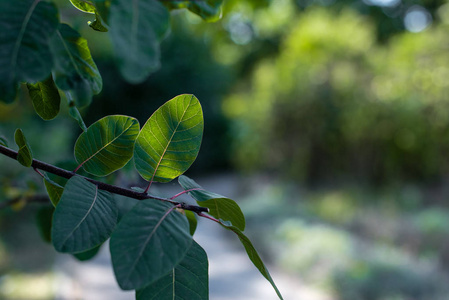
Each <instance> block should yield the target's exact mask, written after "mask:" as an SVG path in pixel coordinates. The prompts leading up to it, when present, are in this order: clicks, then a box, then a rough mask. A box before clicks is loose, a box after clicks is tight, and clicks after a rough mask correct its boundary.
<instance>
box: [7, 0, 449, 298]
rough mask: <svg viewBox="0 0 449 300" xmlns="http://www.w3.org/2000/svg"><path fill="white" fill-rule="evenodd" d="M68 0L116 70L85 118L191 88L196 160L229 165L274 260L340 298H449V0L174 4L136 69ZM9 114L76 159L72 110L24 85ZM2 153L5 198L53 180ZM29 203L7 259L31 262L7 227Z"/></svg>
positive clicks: (101, 61)
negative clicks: (149, 59)
mask: <svg viewBox="0 0 449 300" xmlns="http://www.w3.org/2000/svg"><path fill="white" fill-rule="evenodd" d="M56 2H57V3H58V6H59V7H60V9H61V18H62V19H63V20H70V23H71V24H73V25H74V27H75V28H76V29H77V30H79V31H80V32H81V33H82V35H83V36H85V37H86V38H87V40H88V42H89V46H90V48H91V50H92V53H93V56H94V59H95V61H96V63H97V65H98V67H99V69H100V72H101V74H102V76H103V79H104V82H105V85H104V89H103V91H102V92H101V94H99V95H98V96H96V97H95V98H94V102H93V104H92V105H91V107H89V108H88V109H86V110H85V111H83V115H84V117H85V120H86V123H87V124H91V123H93V122H94V121H95V120H97V119H99V118H101V117H103V116H105V115H108V114H127V115H131V116H134V117H136V118H138V119H139V121H140V123H141V125H143V124H144V122H145V121H146V120H147V119H148V117H149V116H150V115H151V114H152V112H153V111H154V110H155V109H156V108H157V107H159V106H160V105H162V104H163V103H164V102H165V101H167V100H169V99H171V98H172V97H174V96H176V95H178V94H181V93H193V94H195V95H196V96H197V97H198V98H199V99H200V101H201V103H202V105H203V109H204V116H205V135H204V140H203V146H202V149H201V152H200V155H199V157H198V161H197V162H196V163H195V164H194V165H193V167H192V170H190V171H189V173H190V174H191V173H194V174H195V175H198V176H201V175H203V176H211V175H210V174H214V173H223V172H225V173H226V174H230V175H229V176H230V177H231V178H233V180H234V181H235V184H236V185H238V186H239V188H240V190H241V195H242V196H241V198H240V199H236V200H237V201H239V203H240V204H241V205H242V208H243V211H244V212H245V214H246V215H247V218H248V231H249V233H250V235H251V236H252V237H254V239H255V240H256V245H257V246H258V247H259V248H260V249H262V252H263V253H264V254H265V257H266V258H267V259H268V261H270V262H271V263H272V264H275V265H276V266H278V267H279V268H281V269H283V270H285V272H287V273H289V274H291V275H292V276H295V277H297V278H301V280H303V281H305V282H307V283H308V284H311V285H314V286H317V287H318V288H319V289H322V290H324V291H326V293H328V294H329V295H331V297H332V298H331V299H339V300H387V299H388V300H393V299H394V300H408V299H414V300H417V299H420V300H421V299H422V300H424V299H425V300H432V299H435V300H436V299H447V295H448V293H449V291H448V286H449V279H448V276H449V207H448V201H447V198H448V196H449V190H448V188H447V182H448V176H447V175H448V173H449V160H448V159H447V156H448V154H449V99H448V98H447V95H449V81H448V78H449V52H448V50H449V42H448V41H449V39H448V38H449V4H448V3H447V2H446V1H440V0H421V1H420V0H364V1H359V0H344V1H334V0H246V1H241V0H228V1H226V2H225V7H224V13H223V19H222V20H221V21H219V22H217V23H210V24H206V23H204V22H202V21H201V20H200V19H199V18H198V17H196V16H194V15H193V14H189V13H187V12H185V11H175V12H173V15H174V18H173V20H172V30H171V33H170V35H169V36H168V37H167V38H166V39H165V40H164V42H163V43H162V68H161V69H160V70H159V71H157V72H155V73H154V74H153V75H152V76H151V77H150V78H149V79H148V80H147V81H146V82H144V83H142V84H139V85H132V84H129V83H127V82H125V81H124V80H123V79H121V77H120V75H119V72H118V70H117V69H116V67H115V65H114V63H113V56H112V51H111V48H110V47H109V45H110V41H109V40H107V37H105V36H104V35H101V34H99V33H97V32H94V31H92V30H91V29H90V28H89V27H88V26H86V22H87V21H88V20H90V19H91V18H90V16H85V15H82V14H81V13H80V12H78V11H77V10H76V9H73V8H72V7H71V6H70V3H69V2H68V1H65V0H59V1H56ZM0 126H1V127H0V135H3V136H4V137H6V138H7V139H8V140H9V142H10V145H11V144H12V141H13V138H12V133H13V132H14V129H15V128H16V127H21V128H22V129H23V130H24V132H25V134H26V136H27V137H28V139H29V142H30V144H31V146H32V148H33V151H34V152H35V156H36V157H37V158H38V159H41V160H45V161H48V162H52V163H56V162H57V161H60V160H66V159H72V160H73V154H72V148H71V147H72V145H73V142H74V141H75V139H76V137H77V136H78V134H79V133H80V132H79V129H78V128H77V126H76V124H74V122H72V121H71V120H70V119H69V118H68V117H67V112H66V111H63V112H62V114H61V115H60V116H58V118H57V119H56V120H54V121H51V122H50V123H45V122H43V121H41V120H40V119H39V118H38V117H37V116H36V115H35V114H34V112H33V111H32V107H31V104H30V101H29V99H27V98H26V97H25V96H23V97H22V98H21V99H20V100H19V101H18V102H17V103H15V104H12V105H10V106H6V105H3V104H0ZM0 164H1V166H2V167H1V169H0V173H1V175H2V176H1V178H2V181H3V182H2V186H4V187H6V188H4V191H3V193H0V198H2V199H1V200H3V201H7V200H9V199H11V198H15V197H16V198H17V197H18V195H24V194H25V193H26V192H27V191H29V190H30V189H32V190H33V191H35V193H40V192H41V191H42V187H41V186H40V183H39V178H38V177H37V176H35V175H34V174H30V172H28V170H27V169H25V168H23V167H20V166H18V165H17V164H16V163H15V162H12V161H10V160H8V159H6V158H3V157H0ZM127 176H128V177H126V176H119V178H120V179H121V180H124V182H125V184H128V183H130V182H131V181H135V180H137V176H136V175H135V174H127ZM23 178H25V179H26V180H25V181H23ZM124 178H125V179H124ZM126 178H128V179H126ZM27 209H28V208H25V209H23V210H22V211H20V212H19V213H17V212H14V213H12V212H11V211H9V210H3V211H2V215H1V220H0V222H1V223H0V225H1V227H0V231H1V232H2V243H0V270H1V272H2V273H3V272H6V271H8V270H11V269H13V270H19V272H20V270H22V268H23V266H22V265H20V264H19V263H18V261H20V259H19V258H18V259H17V260H14V259H10V258H11V257H13V256H14V255H16V253H14V250H13V249H15V248H14V247H16V246H17V243H18V242H14V239H11V238H10V236H11V235H8V232H11V230H12V229H11V226H13V225H11V224H15V223H14V222H15V221H14V220H17V218H16V216H17V214H20V215H23V216H24V218H25V217H27V216H29V212H28V211H27ZM30 209H33V206H31V208H30ZM34 209H37V208H34ZM16 223H17V224H18V222H17V221H16ZM13 227H14V226H13ZM30 230H31V229H30ZM24 232H25V231H24ZM30 234H32V233H30ZM15 238H16V239H19V237H18V236H17V235H16V236H15ZM13 246H14V247H13ZM47 251H48V250H47ZM10 253H12V254H10ZM2 257H3V258H2ZM37 270H40V269H39V268H37ZM2 282H3V285H4V284H5V283H4V282H7V281H6V280H3V281H2ZM0 284H2V283H1V282H0ZM0 290H1V289H0ZM8 297H10V298H11V299H20V297H16V298H14V296H11V295H9V296H8ZM0 298H1V296H0Z"/></svg>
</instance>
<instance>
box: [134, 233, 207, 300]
mask: <svg viewBox="0 0 449 300" xmlns="http://www.w3.org/2000/svg"><path fill="white" fill-rule="evenodd" d="M208 267H209V263H208V261H207V254H206V252H205V251H204V250H203V248H201V246H200V245H198V244H197V243H196V242H195V241H194V242H193V243H192V245H191V246H190V249H189V251H188V252H187V253H186V256H184V259H183V260H182V261H181V262H180V263H179V265H177V266H176V267H175V268H174V269H172V270H171V271H170V272H169V273H168V274H167V275H165V276H164V277H162V278H161V279H159V280H158V281H156V282H154V283H152V284H150V285H149V286H146V287H145V288H143V289H141V290H138V291H136V300H186V299H188V300H207V299H209V276H208Z"/></svg>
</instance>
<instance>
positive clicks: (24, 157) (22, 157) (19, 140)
mask: <svg viewBox="0 0 449 300" xmlns="http://www.w3.org/2000/svg"><path fill="white" fill-rule="evenodd" d="M14 140H15V142H16V144H17V146H18V147H19V151H18V155H17V161H18V162H19V163H20V164H21V165H23V166H25V167H28V168H29V167H31V164H32V163H33V154H32V152H31V147H30V145H28V142H27V140H26V138H25V135H24V134H23V132H22V129H20V128H18V129H16V132H15V133H14Z"/></svg>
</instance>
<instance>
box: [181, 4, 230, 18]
mask: <svg viewBox="0 0 449 300" xmlns="http://www.w3.org/2000/svg"><path fill="white" fill-rule="evenodd" d="M222 4H223V0H191V1H188V5H187V8H188V9H189V10H190V11H191V12H193V13H195V14H197V15H198V16H200V17H201V18H203V19H204V20H205V21H208V22H214V21H217V20H219V19H221V15H222Z"/></svg>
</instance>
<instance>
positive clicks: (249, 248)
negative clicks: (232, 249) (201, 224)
mask: <svg viewBox="0 0 449 300" xmlns="http://www.w3.org/2000/svg"><path fill="white" fill-rule="evenodd" d="M220 224H221V225H222V226H223V227H224V228H226V229H228V230H231V231H233V232H234V233H235V234H237V236H238V238H239V240H240V242H241V243H242V245H243V247H245V250H246V254H248V257H249V259H250V260H251V262H252V263H253V264H254V266H256V268H257V269H258V270H259V272H260V273H261V274H262V275H263V277H265V278H266V279H267V280H268V281H269V282H270V283H271V285H272V286H273V288H274V290H275V291H276V294H277V295H278V297H279V299H283V298H282V295H281V292H280V291H279V289H278V288H277V286H276V284H275V283H274V281H273V278H271V275H270V273H269V272H268V269H267V267H266V266H265V264H264V263H263V261H262V259H261V258H260V256H259V254H258V253H257V251H256V248H254V246H253V244H252V243H251V241H250V240H249V239H248V237H247V236H246V235H244V234H243V232H241V231H240V230H239V229H238V228H237V227H235V226H232V225H231V224H230V223H229V222H225V221H223V220H220Z"/></svg>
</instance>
